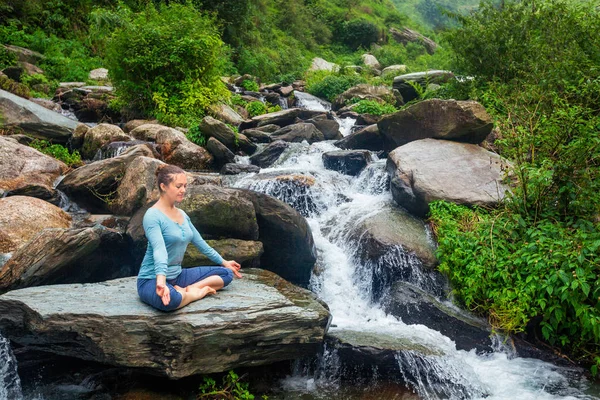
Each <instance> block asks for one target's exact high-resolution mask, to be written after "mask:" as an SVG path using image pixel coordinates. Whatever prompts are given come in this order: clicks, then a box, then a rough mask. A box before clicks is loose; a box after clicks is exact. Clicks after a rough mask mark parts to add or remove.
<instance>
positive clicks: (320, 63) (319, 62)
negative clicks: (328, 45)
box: [308, 57, 340, 72]
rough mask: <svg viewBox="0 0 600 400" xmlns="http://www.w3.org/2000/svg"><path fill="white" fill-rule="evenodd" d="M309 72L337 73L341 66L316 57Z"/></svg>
mask: <svg viewBox="0 0 600 400" xmlns="http://www.w3.org/2000/svg"><path fill="white" fill-rule="evenodd" d="M308 70H309V71H332V72H337V71H339V70H340V66H339V65H337V64H336V63H332V62H329V61H326V60H324V59H322V58H319V57H315V58H313V59H312V64H311V65H310V67H309V68H308Z"/></svg>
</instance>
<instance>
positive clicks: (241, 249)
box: [181, 239, 263, 268]
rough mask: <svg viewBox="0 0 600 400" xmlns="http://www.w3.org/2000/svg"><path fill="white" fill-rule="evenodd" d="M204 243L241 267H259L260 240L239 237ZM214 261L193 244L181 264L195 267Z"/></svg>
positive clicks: (261, 250) (261, 248)
mask: <svg viewBox="0 0 600 400" xmlns="http://www.w3.org/2000/svg"><path fill="white" fill-rule="evenodd" d="M206 243H207V244H208V245H209V246H210V247H212V248H213V249H215V250H216V251H217V253H219V254H220V255H221V256H222V257H223V258H224V259H225V260H235V261H237V262H239V263H240V264H241V265H242V268H258V267H260V256H261V255H262V254H263V245H262V243H261V242H258V241H252V240H239V239H221V240H207V241H206ZM213 264H214V263H213V262H212V261H211V260H210V259H209V258H208V257H206V256H205V255H204V254H202V253H200V252H199V251H198V249H196V247H194V246H188V248H187V251H186V252H185V257H184V259H183V261H182V263H181V266H182V267H184V268H186V267H196V266H200V265H213Z"/></svg>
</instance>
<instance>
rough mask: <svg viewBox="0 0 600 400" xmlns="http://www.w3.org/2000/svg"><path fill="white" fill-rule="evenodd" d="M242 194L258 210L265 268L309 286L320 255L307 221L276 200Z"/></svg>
mask: <svg viewBox="0 0 600 400" xmlns="http://www.w3.org/2000/svg"><path fill="white" fill-rule="evenodd" d="M242 192H243V194H244V196H246V198H248V199H249V200H250V201H252V203H253V204H254V208H255V210H256V217H257V222H258V227H259V232H260V234H259V240H260V241H261V242H262V243H263V246H264V253H263V255H262V257H261V258H260V265H261V266H262V268H265V269H268V270H269V271H272V272H275V273H276V274H277V275H279V276H281V277H282V278H284V279H286V280H288V281H290V282H292V283H295V284H297V285H301V286H307V285H308V283H309V280H310V274H311V271H312V269H313V267H314V265H315V262H316V260H317V255H316V248H315V244H314V240H313V236H312V231H311V230H310V226H309V225H308V223H307V222H306V219H304V217H302V216H301V215H300V214H299V213H298V212H297V211H296V210H294V209H293V208H292V207H290V206H289V205H287V204H285V203H284V202H282V201H280V200H277V199H276V198H274V197H271V196H268V195H265V194H262V193H257V192H253V191H249V190H243V191H242Z"/></svg>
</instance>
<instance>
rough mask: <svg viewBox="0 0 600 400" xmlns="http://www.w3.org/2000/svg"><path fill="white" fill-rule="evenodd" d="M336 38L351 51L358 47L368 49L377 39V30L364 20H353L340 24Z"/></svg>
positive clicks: (373, 25)
mask: <svg viewBox="0 0 600 400" xmlns="http://www.w3.org/2000/svg"><path fill="white" fill-rule="evenodd" d="M338 38H339V40H340V41H341V42H342V43H344V44H345V45H346V46H348V47H350V48H351V49H352V50H356V49H358V48H359V47H362V48H365V49H368V48H369V46H371V44H372V43H375V42H377V40H378V39H379V28H377V26H376V25H375V24H373V23H371V22H369V21H366V20H364V19H353V20H351V21H346V22H344V23H343V24H342V26H341V28H340V31H339V33H338Z"/></svg>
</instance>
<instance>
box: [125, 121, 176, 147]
mask: <svg viewBox="0 0 600 400" xmlns="http://www.w3.org/2000/svg"><path fill="white" fill-rule="evenodd" d="M130 122H131V123H129V122H128V123H127V124H128V125H129V129H130V130H129V134H130V135H131V136H132V137H134V138H136V139H138V140H145V141H150V142H156V136H157V135H158V132H160V131H162V130H170V131H176V129H173V128H169V127H168V126H164V125H160V124H155V123H152V121H148V122H149V123H142V122H143V120H137V122H135V123H134V121H130ZM126 127H127V125H126ZM173 134H174V135H176V133H173Z"/></svg>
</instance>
